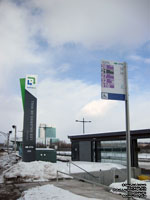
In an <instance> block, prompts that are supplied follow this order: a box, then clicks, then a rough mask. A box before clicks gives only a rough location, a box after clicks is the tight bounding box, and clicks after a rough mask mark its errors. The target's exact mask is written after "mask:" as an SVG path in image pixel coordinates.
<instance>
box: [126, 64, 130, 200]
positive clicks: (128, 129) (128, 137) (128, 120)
mask: <svg viewBox="0 0 150 200" xmlns="http://www.w3.org/2000/svg"><path fill="white" fill-rule="evenodd" d="M125 81H126V100H125V111H126V152H127V184H131V149H130V117H129V94H128V72H127V64H126V63H125ZM128 195H129V191H128ZM128 199H130V197H128Z"/></svg>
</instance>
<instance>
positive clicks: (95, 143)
mask: <svg viewBox="0 0 150 200" xmlns="http://www.w3.org/2000/svg"><path fill="white" fill-rule="evenodd" d="M130 135H131V137H130V138H131V166H132V167H138V139H146V138H150V129H143V130H132V131H130ZM68 138H69V139H70V140H71V151H72V161H90V162H113V163H119V164H123V165H126V132H125V131H120V132H108V133H96V134H84V135H74V136H68Z"/></svg>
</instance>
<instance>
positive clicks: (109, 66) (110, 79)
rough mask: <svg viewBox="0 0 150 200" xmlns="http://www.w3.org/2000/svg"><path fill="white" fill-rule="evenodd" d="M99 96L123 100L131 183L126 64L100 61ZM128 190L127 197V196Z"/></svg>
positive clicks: (128, 180) (129, 168)
mask: <svg viewBox="0 0 150 200" xmlns="http://www.w3.org/2000/svg"><path fill="white" fill-rule="evenodd" d="M101 98H102V99H108V100H109V99H110V100H121V101H125V113H126V152H127V184H131V153H130V119H129V94H128V73H127V64H126V63H120V62H112V61H102V64H101ZM129 196H130V195H129V191H128V199H130V197H129Z"/></svg>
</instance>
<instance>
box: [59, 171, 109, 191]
mask: <svg viewBox="0 0 150 200" xmlns="http://www.w3.org/2000/svg"><path fill="white" fill-rule="evenodd" d="M58 173H60V174H65V175H67V176H72V177H73V178H74V179H77V180H83V181H85V182H87V183H91V184H93V185H98V186H100V187H103V188H105V189H106V190H108V191H110V190H111V189H112V188H111V187H109V186H107V185H102V184H100V183H97V182H93V181H90V180H87V179H85V178H82V177H76V176H74V175H72V174H68V173H66V172H61V171H59V170H57V183H58Z"/></svg>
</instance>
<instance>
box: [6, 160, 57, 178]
mask: <svg viewBox="0 0 150 200" xmlns="http://www.w3.org/2000/svg"><path fill="white" fill-rule="evenodd" d="M56 175H57V169H56V168H55V167H54V165H53V163H50V162H43V161H34V162H28V163H26V162H19V163H17V164H16V165H14V166H13V167H12V168H11V169H10V170H8V171H7V172H6V173H5V175H4V178H5V179H6V180H9V179H12V178H13V179H18V181H22V180H24V181H48V180H50V179H54V178H56ZM59 177H60V175H59Z"/></svg>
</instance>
